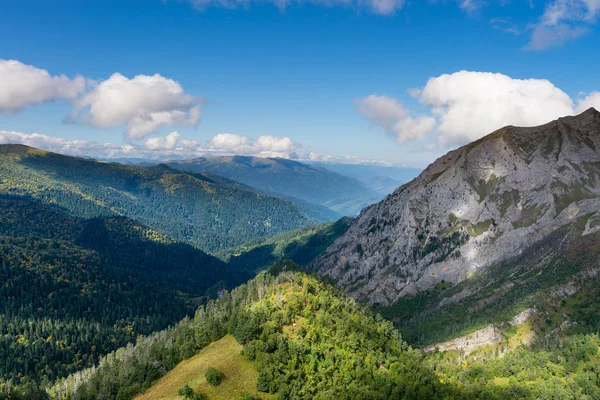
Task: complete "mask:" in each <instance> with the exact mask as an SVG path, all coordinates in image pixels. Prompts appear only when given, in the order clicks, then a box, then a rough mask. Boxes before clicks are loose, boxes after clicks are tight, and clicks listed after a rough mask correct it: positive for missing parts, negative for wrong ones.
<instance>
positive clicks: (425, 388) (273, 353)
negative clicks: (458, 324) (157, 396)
mask: <svg viewBox="0 0 600 400" xmlns="http://www.w3.org/2000/svg"><path fill="white" fill-rule="evenodd" d="M228 333H230V334H232V335H233V336H234V337H235V338H236V339H237V341H238V342H239V343H242V344H243V345H244V350H243V352H244V356H245V357H246V358H247V359H248V360H250V361H252V362H253V363H254V365H255V367H256V369H257V371H258V381H257V389H258V390H259V391H261V392H265V393H277V394H278V396H279V398H285V399H332V398H336V399H357V398H360V399H370V398H381V399H387V398H401V397H403V396H407V397H408V398H423V399H428V398H433V397H436V396H438V395H442V394H443V393H445V390H446V388H445V387H444V385H441V384H440V383H439V382H438V380H437V379H436V378H435V375H434V374H433V373H432V372H431V371H428V370H427V369H426V368H423V367H422V366H421V365H420V363H419V361H420V359H421V356H420V355H419V353H418V352H417V351H414V350H411V349H410V348H409V347H408V346H407V345H406V344H405V343H404V342H403V341H402V340H400V338H399V336H398V333H397V332H396V331H394V329H393V327H392V326H391V324H390V323H388V322H386V321H384V320H382V319H381V318H380V317H376V316H375V315H373V314H372V313H371V312H370V311H369V310H368V309H367V308H365V307H363V306H360V305H359V304H357V303H356V302H355V301H353V300H352V299H350V298H348V297H346V296H344V295H343V294H341V293H340V292H338V291H337V290H335V289H334V288H333V287H331V286H327V285H325V284H323V283H321V282H319V281H318V280H317V279H315V278H314V277H310V276H307V275H305V274H302V273H293V272H283V273H281V274H279V275H278V276H276V277H275V276H273V275H271V274H268V273H262V274H260V275H259V276H258V277H257V278H255V279H254V280H253V281H251V282H249V283H248V284H244V285H242V286H240V287H238V288H237V289H235V290H234V291H232V292H231V293H226V294H225V295H224V296H222V297H221V298H220V299H219V300H217V301H214V302H211V303H210V304H208V305H207V306H206V307H202V308H200V309H199V310H198V311H197V313H196V316H195V318H194V319H193V320H185V321H183V322H182V323H181V324H179V325H178V326H177V327H176V328H174V329H171V330H168V331H165V332H162V333H159V334H155V335H153V336H151V337H149V338H146V339H143V340H140V341H138V343H137V345H136V346H135V347H130V348H127V349H122V350H119V351H117V352H116V353H114V354H111V355H110V356H108V357H106V358H105V359H104V360H103V361H102V362H101V363H100V365H99V366H98V367H97V368H96V369H95V370H86V371H83V372H81V373H78V374H76V375H74V376H72V377H70V378H68V379H67V380H65V381H63V382H59V383H58V384H57V385H55V386H54V387H53V388H52V390H51V391H50V393H51V394H52V395H53V397H54V398H56V399H74V398H77V399H97V398H101V397H104V398H114V399H129V398H132V397H133V395H134V394H136V393H138V392H140V391H143V390H145V389H147V388H148V387H150V386H151V385H152V383H153V381H154V380H155V379H157V378H158V377H160V376H161V375H162V374H164V373H165V371H167V370H169V369H171V368H173V367H174V366H175V365H176V364H177V362H179V361H180V360H182V359H184V358H188V357H190V356H192V355H193V354H195V353H196V352H197V351H198V350H199V349H201V348H204V347H205V346H207V345H208V344H209V343H211V342H213V341H216V340H218V339H220V338H222V337H223V336H225V335H226V334H228ZM230 378H233V379H235V377H230ZM192 389H195V388H192Z"/></svg>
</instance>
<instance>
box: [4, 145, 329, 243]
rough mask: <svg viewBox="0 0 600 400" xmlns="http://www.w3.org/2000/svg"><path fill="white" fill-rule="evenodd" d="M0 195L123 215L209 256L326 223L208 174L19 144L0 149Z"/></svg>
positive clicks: (90, 214)
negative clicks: (254, 240)
mask: <svg viewBox="0 0 600 400" xmlns="http://www.w3.org/2000/svg"><path fill="white" fill-rule="evenodd" d="M0 193H4V194H14V195H22V196H29V197H31V198H33V199H35V200H36V201H38V202H41V203H48V204H56V205H59V206H61V207H63V208H64V209H65V210H67V211H68V212H69V213H70V214H71V215H74V216H77V217H81V218H95V217H100V216H102V217H105V216H126V217H129V218H131V219H134V220H137V221H140V222H142V223H144V224H146V225H148V226H150V227H152V228H153V229H155V230H157V231H159V232H161V233H163V234H166V235H168V236H170V237H171V238H173V239H175V240H177V241H181V242H186V243H189V244H192V245H194V246H197V247H198V248H200V249H202V250H205V251H208V252H216V251H218V250H223V249H227V248H231V247H234V246H237V245H240V244H242V243H245V242H248V241H250V240H253V239H255V238H258V237H263V236H270V235H275V234H277V233H280V232H284V231H289V230H293V229H296V228H300V227H304V226H309V225H312V224H314V223H316V222H320V221H323V220H320V219H318V218H319V216H321V217H324V218H326V220H328V217H325V216H323V215H322V213H320V212H314V213H312V212H308V211H307V209H306V207H305V206H303V207H299V206H298V205H296V204H294V203H293V202H291V201H287V200H282V199H279V198H276V197H273V196H268V195H265V194H262V193H257V192H256V191H254V190H253V189H251V188H249V187H247V186H244V185H241V184H239V183H236V182H232V181H230V180H227V179H225V178H221V177H218V176H215V175H209V174H199V173H191V172H183V171H180V170H176V169H174V168H172V167H169V166H167V165H158V166H154V167H149V168H148V167H141V166H131V165H123V164H117V163H105V162H98V161H94V160H90V159H84V158H77V157H67V156H63V155H59V154H55V153H50V152H45V151H42V150H37V149H33V148H30V147H27V146H22V145H0ZM309 214H310V215H309ZM315 218H317V219H315Z"/></svg>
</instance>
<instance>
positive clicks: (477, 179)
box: [315, 108, 600, 305]
mask: <svg viewBox="0 0 600 400" xmlns="http://www.w3.org/2000/svg"><path fill="white" fill-rule="evenodd" d="M599 195H600V113H599V112H598V111H596V110H595V109H593V108H592V109H589V110H587V111H585V112H584V113H582V114H580V115H577V116H573V117H564V118H560V119H558V120H556V121H553V122H550V123H548V124H545V125H542V126H537V127H531V128H520V127H514V126H507V127H504V128H502V129H499V130H498V131H496V132H493V133H491V134H490V135H487V136H485V137H484V138H482V139H480V140H478V141H476V142H473V143H470V144H468V145H466V146H463V147H461V148H459V149H457V150H454V151H451V152H449V153H448V154H446V155H445V156H443V157H441V158H439V159H438V160H436V161H435V162H434V163H433V164H431V165H430V166H429V167H427V168H426V169H425V171H423V173H422V174H421V175H419V176H418V177H417V178H416V179H414V180H413V181H411V182H409V183H408V184H406V185H403V186H401V187H400V188H398V189H397V190H396V191H395V192H394V193H393V194H391V195H390V196H388V197H387V198H386V199H385V200H383V201H381V202H380V203H378V204H375V205H373V206H370V207H368V208H366V209H365V210H363V211H362V212H361V214H360V215H359V217H358V218H357V220H356V221H355V222H354V223H353V224H352V226H351V227H350V229H349V230H348V231H347V232H346V233H345V234H344V235H343V236H341V237H340V238H339V239H337V240H336V241H335V242H334V244H333V245H331V246H330V247H329V248H328V250H327V251H326V253H325V254H324V255H323V256H322V257H321V258H320V259H319V260H318V261H317V262H316V263H315V268H316V269H318V270H319V271H320V272H321V273H324V274H326V275H329V276H331V277H333V278H334V279H336V280H337V281H338V283H339V284H340V285H341V286H342V287H343V288H344V289H346V290H347V291H348V292H350V293H352V294H353V296H354V297H356V298H359V299H362V300H366V301H368V302H370V303H376V304H382V305H388V304H392V303H394V302H395V301H397V300H398V299H400V298H402V297H404V296H407V295H414V294H416V293H418V292H420V291H424V290H426V289H428V288H432V287H434V286H435V285H438V284H444V283H449V284H456V283H459V282H462V281H464V280H466V279H467V278H470V277H474V276H477V275H480V274H481V273H482V272H483V271H486V270H487V269H489V267H490V266H493V265H499V264H502V262H503V261H506V260H508V259H509V258H513V257H515V256H518V255H519V254H521V253H523V251H525V250H526V249H529V248H531V246H533V245H534V244H536V243H538V242H540V241H542V240H544V239H545V238H547V237H549V236H550V235H551V234H552V233H554V232H556V231H557V230H558V229H559V228H561V227H565V226H569V225H571V224H573V223H574V222H575V221H579V223H580V224H582V229H581V230H580V232H579V233H578V235H579V237H582V236H585V235H589V234H590V233H593V232H596V231H598V230H600V212H599V211H598V210H599V209H600V197H599ZM583 217H585V219H582V218H583ZM573 239H577V238H576V237H573V236H570V237H569V240H573Z"/></svg>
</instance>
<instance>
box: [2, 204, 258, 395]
mask: <svg viewBox="0 0 600 400" xmlns="http://www.w3.org/2000/svg"><path fill="white" fill-rule="evenodd" d="M0 209H1V210H2V213H0V281H1V282H2V284H1V285H0V298H2V299H3V301H2V303H1V306H0V354H2V357H1V361H0V379H7V380H11V381H13V382H19V381H23V382H26V381H28V380H31V381H35V382H39V383H47V382H50V381H53V380H55V379H57V378H58V377H61V376H65V375H66V374H68V373H72V372H74V371H77V370H79V369H81V368H84V367H89V366H92V365H94V363H95V362H96V361H97V360H98V357H99V356H101V355H104V354H106V353H108V352H110V351H112V350H115V349H116V348H118V347H121V346H124V345H125V344H127V343H128V342H131V341H134V340H135V338H136V336H137V335H148V334H150V333H152V332H154V331H158V330H161V329H164V328H165V327H167V326H169V325H172V324H175V323H177V322H178V321H179V320H180V319H181V318H183V317H184V316H185V315H188V314H192V313H193V311H194V309H195V305H193V303H192V302H191V301H190V298H191V297H195V296H200V295H205V294H207V292H210V291H211V290H212V288H219V287H221V288H225V287H234V286H236V285H238V284H239V283H241V282H244V281H245V280H247V279H248V278H249V277H250V276H249V275H248V274H246V273H244V272H241V271H236V270H232V269H231V268H229V267H227V265H225V264H224V263H222V262H221V261H220V260H218V259H217V258H215V257H212V256H209V255H208V254H206V253H203V252H202V251H200V250H198V249H196V248H194V247H192V246H190V245H187V244H181V243H176V242H174V241H173V240H172V239H170V238H168V237H166V236H165V235H162V234H160V233H158V232H156V231H154V230H152V229H150V228H148V227H146V226H144V225H142V224H139V223H137V222H135V221H132V220H129V219H127V218H125V217H105V218H94V219H90V220H83V219H77V218H74V217H71V216H70V215H68V214H67V213H65V212H64V210H62V209H60V208H59V207H56V206H46V205H43V204H39V203H37V202H35V201H32V200H31V199H26V198H22V197H15V196H4V195H2V196H0ZM209 289H210V290H209Z"/></svg>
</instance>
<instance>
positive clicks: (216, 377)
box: [204, 367, 221, 386]
mask: <svg viewBox="0 0 600 400" xmlns="http://www.w3.org/2000/svg"><path fill="white" fill-rule="evenodd" d="M204 377H205V378H206V381H207V382H208V383H210V384H211V385H213V386H217V385H218V384H219V383H221V373H220V372H219V371H218V370H217V369H216V368H212V367H211V368H209V369H207V370H206V374H204Z"/></svg>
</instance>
